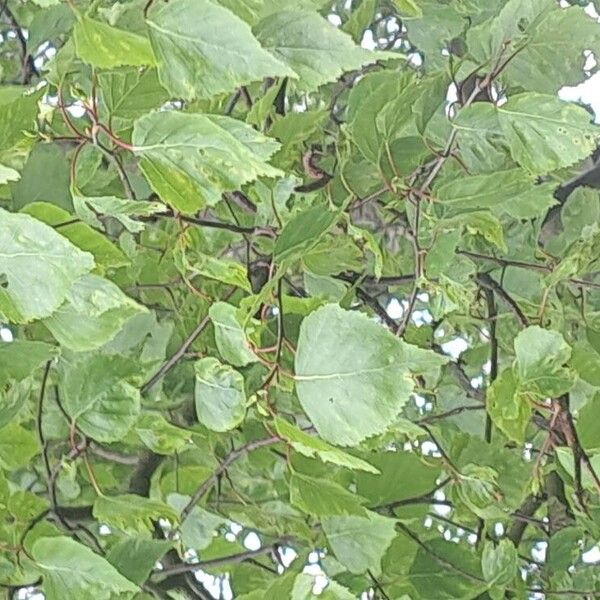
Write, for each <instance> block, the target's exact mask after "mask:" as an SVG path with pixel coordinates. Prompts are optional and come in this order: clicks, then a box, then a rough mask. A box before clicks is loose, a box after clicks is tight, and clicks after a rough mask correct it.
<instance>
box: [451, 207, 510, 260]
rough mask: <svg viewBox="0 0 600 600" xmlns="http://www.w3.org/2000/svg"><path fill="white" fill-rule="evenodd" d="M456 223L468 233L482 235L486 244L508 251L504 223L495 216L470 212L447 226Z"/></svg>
mask: <svg viewBox="0 0 600 600" xmlns="http://www.w3.org/2000/svg"><path fill="white" fill-rule="evenodd" d="M454 223H456V224H460V225H462V226H463V227H464V228H465V230H466V231H467V233H470V234H473V235H475V234H477V235H480V236H481V237H483V238H484V239H485V240H486V242H488V243H490V244H492V245H494V246H496V248H498V250H501V251H502V252H507V251H508V248H507V247H506V243H505V241H504V232H503V230H502V223H500V220H499V219H498V217H495V216H494V215H493V214H491V213H489V212H485V211H482V210H479V211H474V212H469V213H466V214H464V215H460V216H458V217H454V218H453V219H450V220H449V221H448V222H447V223H446V224H447V225H450V226H452V225H453V224H454Z"/></svg>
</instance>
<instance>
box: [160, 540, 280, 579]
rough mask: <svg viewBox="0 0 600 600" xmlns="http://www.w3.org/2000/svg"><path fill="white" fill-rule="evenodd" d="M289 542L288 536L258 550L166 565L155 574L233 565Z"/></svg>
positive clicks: (272, 550)
mask: <svg viewBox="0 0 600 600" xmlns="http://www.w3.org/2000/svg"><path fill="white" fill-rule="evenodd" d="M288 543H289V540H288V539H287V538H282V539H281V540H278V541H277V542H275V544H272V545H267V546H263V547H262V548H259V549H258V550H247V551H246V552H239V553H238V554H231V555H229V556H220V557H218V558H211V559H209V560H201V561H199V562H197V563H193V564H179V565H173V566H169V567H165V568H164V569H162V570H161V571H155V573H154V574H155V575H176V574H178V573H193V572H194V571H198V570H199V569H210V568H212V567H221V566H223V565H233V564H238V563H241V562H244V561H246V560H250V559H253V558H256V557H257V556H264V555H265V554H269V553H271V552H274V551H275V546H278V545H286V544H288Z"/></svg>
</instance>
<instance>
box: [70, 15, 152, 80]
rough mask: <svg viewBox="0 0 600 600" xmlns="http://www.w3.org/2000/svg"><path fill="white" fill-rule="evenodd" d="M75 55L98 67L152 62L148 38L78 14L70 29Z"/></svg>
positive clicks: (107, 67) (149, 63)
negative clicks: (71, 29)
mask: <svg viewBox="0 0 600 600" xmlns="http://www.w3.org/2000/svg"><path fill="white" fill-rule="evenodd" d="M73 39H74V40H75V49H76V51H77V56H79V58H81V59H82V60H83V61H84V62H86V63H89V64H90V65H93V66H94V67H98V68H100V69H112V68H114V67H120V66H122V65H131V66H144V65H153V64H154V55H153V54H152V49H151V47H150V43H149V42H148V40H147V39H146V38H144V37H142V36H140V35H137V34H135V33H131V32H130V31H124V30H123V29H116V28H115V27H111V26H110V25H107V24H106V23H102V22H101V21H96V20H95V19H90V18H89V17H85V16H84V17H81V18H80V19H79V20H78V21H77V24H76V25H75V28H74V29H73Z"/></svg>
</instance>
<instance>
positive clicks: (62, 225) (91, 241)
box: [21, 202, 129, 269]
mask: <svg viewBox="0 0 600 600" xmlns="http://www.w3.org/2000/svg"><path fill="white" fill-rule="evenodd" d="M21 212H23V213H25V214H28V215H31V216H32V217H35V218H36V219H38V220H40V221H42V222H43V223H47V224H48V225H52V226H53V227H55V228H56V231H58V233H60V234H61V235H64V236H65V237H66V238H67V239H68V240H69V241H70V242H72V243H73V244H74V245H75V246H77V247H78V248H80V249H81V250H85V251H86V252H89V253H90V254H92V255H93V257H94V260H95V262H96V265H97V266H98V267H102V268H104V269H107V268H111V267H112V268H117V267H123V266H125V265H128V264H129V260H128V259H127V257H126V256H125V255H124V254H123V252H122V251H121V250H119V248H117V247H116V246H115V245H114V244H113V243H111V242H110V241H109V240H108V239H106V236H104V235H102V234H101V233H100V232H98V231H95V230H94V229H92V228H91V227H90V226H89V225H86V224H85V223H77V222H75V223H74V222H73V221H74V219H73V216H72V215H71V214H69V213H68V212H67V211H66V210H63V209H62V208H59V207H58V206H53V205H52V204H48V203H47V202H34V203H31V204H27V206H25V208H24V209H23V210H22V211H21ZM57 226H58V227H57Z"/></svg>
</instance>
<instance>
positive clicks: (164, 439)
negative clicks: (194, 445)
mask: <svg viewBox="0 0 600 600" xmlns="http://www.w3.org/2000/svg"><path fill="white" fill-rule="evenodd" d="M135 432H136V433H137V434H138V435H139V437H140V439H141V440H142V442H144V444H145V445H146V446H147V447H148V448H150V450H152V452H156V453H157V454H164V455H171V454H175V453H176V452H179V451H180V450H183V448H185V446H189V445H190V444H191V441H192V433H191V431H188V430H187V429H182V428H181V427H175V425H172V424H171V423H169V422H168V421H167V420H166V419H165V418H164V417H163V416H162V415H161V414H160V413H157V412H152V413H144V414H142V415H140V418H139V419H138V421H137V423H136V424H135Z"/></svg>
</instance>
